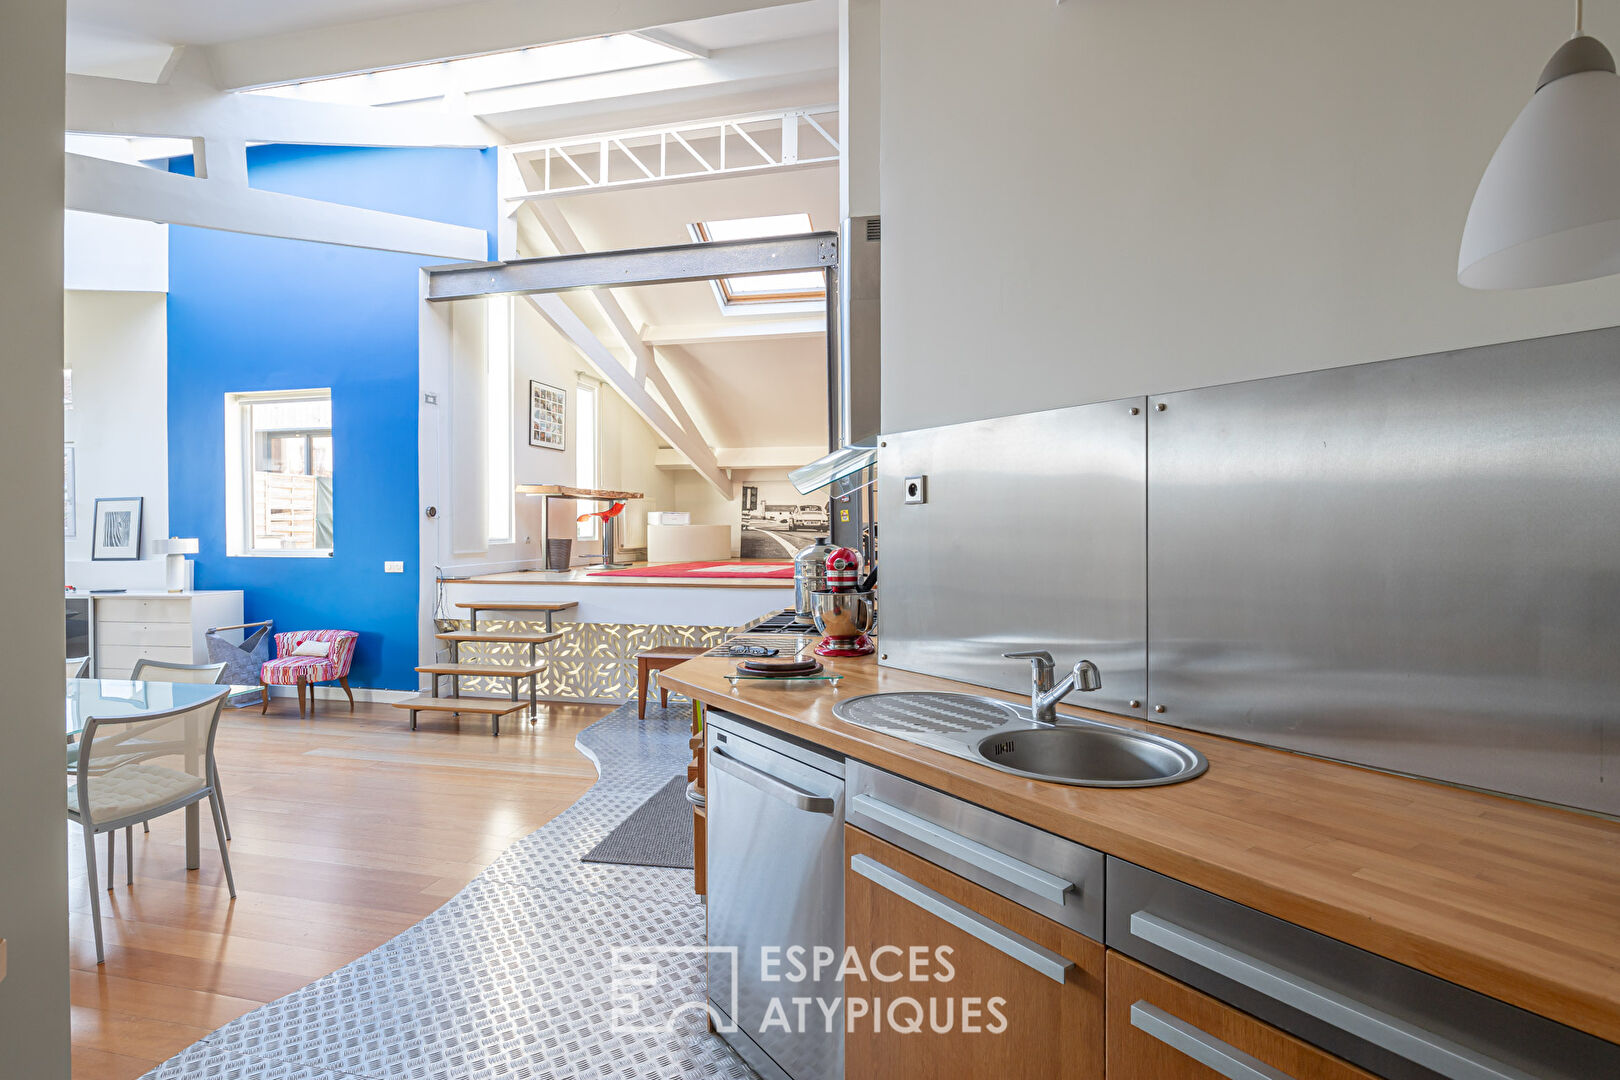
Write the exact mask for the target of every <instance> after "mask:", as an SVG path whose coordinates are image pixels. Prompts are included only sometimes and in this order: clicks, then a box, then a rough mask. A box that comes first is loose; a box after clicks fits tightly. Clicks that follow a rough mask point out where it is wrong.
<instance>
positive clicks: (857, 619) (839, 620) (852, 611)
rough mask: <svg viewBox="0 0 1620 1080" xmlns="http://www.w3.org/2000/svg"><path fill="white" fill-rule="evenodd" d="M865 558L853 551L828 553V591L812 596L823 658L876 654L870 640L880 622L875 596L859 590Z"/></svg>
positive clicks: (818, 591)
mask: <svg viewBox="0 0 1620 1080" xmlns="http://www.w3.org/2000/svg"><path fill="white" fill-rule="evenodd" d="M860 577H861V557H860V555H859V554H857V553H856V552H854V551H852V550H851V549H849V548H835V549H834V550H832V551H829V552H828V553H827V587H826V588H825V589H818V590H816V591H814V592H812V593H810V612H811V614H812V615H813V616H814V617H815V620H816V629H817V630H820V631H821V632H822V634H823V635H825V636H824V637H823V638H822V641H821V643H820V644H819V645H817V646H816V649H815V651H816V653H817V655H819V656H869V655H871V654H872V653H873V652H874V651H875V647H874V646H873V645H872V639H871V638H870V637H868V636H867V634H868V633H870V632H871V629H872V626H873V624H874V622H875V620H876V616H877V608H876V606H875V604H874V603H873V594H872V593H871V592H869V591H868V592H862V591H860V588H859V582H860Z"/></svg>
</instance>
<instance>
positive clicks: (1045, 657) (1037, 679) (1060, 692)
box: [1001, 649, 1102, 727]
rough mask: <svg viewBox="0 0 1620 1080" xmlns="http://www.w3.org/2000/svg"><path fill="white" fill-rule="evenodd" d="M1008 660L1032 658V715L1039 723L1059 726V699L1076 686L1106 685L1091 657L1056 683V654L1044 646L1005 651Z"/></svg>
mask: <svg viewBox="0 0 1620 1080" xmlns="http://www.w3.org/2000/svg"><path fill="white" fill-rule="evenodd" d="M1001 655H1002V656H1004V657H1006V658H1007V659H1008V660H1028V661H1029V666H1030V688H1029V717H1030V719H1031V720H1034V721H1035V722H1036V723H1037V724H1045V725H1046V726H1047V727H1056V726H1057V703H1058V702H1060V701H1062V700H1063V699H1064V698H1065V697H1067V696H1068V695H1069V694H1070V693H1071V692H1073V691H1075V690H1082V691H1087V692H1089V691H1092V690H1099V689H1101V688H1102V672H1100V671H1098V670H1097V665H1096V664H1093V663H1092V662H1091V661H1090V660H1081V661H1078V662H1077V663H1076V664H1075V665H1074V670H1073V671H1071V672H1069V674H1068V676H1067V677H1066V678H1064V680H1063V681H1062V682H1060V683H1058V684H1057V685H1056V686H1053V685H1052V672H1053V669H1054V667H1055V665H1054V664H1053V663H1052V654H1051V653H1049V652H1047V651H1046V650H1044V649H1037V650H1035V651H1033V652H1010V653H1002V654H1001Z"/></svg>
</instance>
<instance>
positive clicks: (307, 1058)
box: [146, 705, 754, 1080]
mask: <svg viewBox="0 0 1620 1080" xmlns="http://www.w3.org/2000/svg"><path fill="white" fill-rule="evenodd" d="M690 731H691V711H690V709H689V708H687V707H684V706H683V707H675V706H671V707H670V708H668V709H658V708H649V709H648V710H647V719H646V720H644V721H643V720H637V719H636V710H635V708H634V706H633V705H626V706H624V707H623V708H620V709H617V710H615V711H614V712H612V713H610V714H608V715H607V716H605V717H603V718H602V719H601V720H599V721H597V722H596V723H595V724H592V725H591V726H590V727H588V728H586V729H585V730H584V731H582V732H580V734H579V737H578V740H577V743H578V745H579V747H580V749H581V750H583V751H584V752H585V753H586V754H587V755H589V756H590V758H591V759H592V760H593V761H594V762H595V763H596V767H597V772H598V773H599V778H598V780H597V782H596V784H595V786H593V787H592V788H591V789H590V791H588V792H587V793H586V794H585V795H584V796H583V797H582V798H581V799H580V800H579V802H577V803H575V804H574V805H573V806H572V807H570V808H569V809H568V810H566V811H564V812H563V813H562V814H560V815H558V816H557V817H556V818H554V819H553V820H551V821H550V822H548V823H546V824H545V825H544V826H542V827H541V828H539V829H538V830H536V831H535V832H533V833H531V834H529V835H528V836H527V837H525V838H524V839H522V840H520V841H519V842H518V843H516V844H514V845H513V846H512V847H511V848H510V849H509V850H508V851H506V852H505V853H504V854H503V855H502V856H501V857H500V858H499V859H498V860H496V861H495V862H494V863H493V864H492V865H491V866H490V867H489V868H488V869H487V870H485V871H484V872H483V873H482V874H480V875H479V876H478V877H477V878H475V879H474V880H473V881H472V883H471V884H469V885H468V886H467V887H466V888H465V889H463V890H462V891H461V892H460V893H458V894H456V896H455V897H454V898H453V899H451V900H450V901H449V902H448V903H447V904H445V905H444V906H443V907H442V908H440V909H439V910H438V911H435V912H434V913H433V914H431V915H429V916H428V917H427V918H426V919H423V920H422V921H421V922H420V923H417V924H416V925H415V926H413V927H411V929H409V930H407V931H405V933H403V934H401V935H399V936H398V937H396V938H394V939H393V940H392V941H390V942H388V943H387V944H385V945H383V946H381V947H380V948H378V949H375V950H373V951H372V952H369V953H367V954H366V955H365V956H362V957H360V959H358V960H356V961H354V962H353V963H352V964H349V965H347V966H346V967H343V968H340V969H339V970H337V971H334V972H333V973H332V974H330V975H327V976H325V977H324V978H321V979H318V980H316V981H315V982H313V983H311V984H310V985H308V986H306V987H304V988H303V989H302V990H299V991H297V992H295V993H293V994H290V995H288V996H287V997H284V998H281V999H280V1000H278V1001H273V1002H271V1003H270V1004H268V1005H265V1006H263V1007H262V1008H259V1009H256V1010H254V1011H253V1012H250V1013H248V1014H247V1015H245V1016H242V1017H239V1018H238V1019H236V1020H233V1021H231V1022H230V1023H229V1024H226V1025H225V1026H224V1027H222V1028H220V1029H219V1030H218V1031H215V1032H214V1033H212V1034H211V1035H208V1036H206V1037H205V1038H204V1039H203V1040H202V1041H201V1042H199V1043H196V1044H195V1045H193V1046H191V1047H190V1048H188V1049H186V1050H184V1051H182V1052H181V1053H180V1054H178V1055H176V1056H175V1057H173V1058H170V1059H169V1060H168V1061H166V1062H164V1063H163V1064H162V1065H160V1066H158V1067H157V1068H156V1069H154V1070H153V1071H152V1072H150V1073H148V1074H147V1076H146V1080H204V1078H207V1080H357V1078H358V1080H566V1078H573V1077H593V1078H594V1077H603V1078H619V1077H638V1078H640V1077H650V1078H657V1080H677V1078H679V1080H687V1078H690V1080H698V1078H707V1077H720V1078H725V1080H751V1078H753V1077H754V1073H753V1072H752V1071H751V1070H750V1069H749V1068H748V1067H747V1066H746V1065H744V1064H743V1063H742V1061H741V1060H740V1059H738V1058H737V1056H736V1055H735V1054H733V1053H732V1052H731V1050H730V1049H729V1048H728V1047H727V1046H726V1045H725V1044H724V1043H723V1042H721V1041H720V1040H719V1039H718V1038H716V1037H715V1036H713V1035H711V1034H709V1032H708V1030H707V1028H706V1025H705V1023H704V1020H703V1017H702V1016H701V1015H700V1014H698V1013H697V1012H696V1010H693V1009H690V1008H688V1009H686V1010H684V1011H683V1010H682V1009H681V1006H683V1005H689V1004H690V1003H693V1002H701V1001H702V1000H703V960H702V958H701V955H700V954H698V953H697V952H696V951H695V950H694V951H693V952H691V953H689V954H688V953H684V952H683V950H684V949H686V948H688V947H696V946H701V945H702V943H703V937H704V934H703V907H702V905H701V904H700V903H699V902H698V898H697V897H696V896H695V895H694V894H693V893H692V884H691V881H692V878H691V873H692V872H691V871H690V870H666V869H661V868H657V867H638V866H612V865H603V864H597V863H582V862H580V861H579V860H580V856H581V855H583V854H585V852H587V851H589V850H590V849H591V848H592V847H594V846H595V845H596V843H597V842H598V841H600V840H601V839H602V838H603V837H605V836H606V835H607V834H608V833H609V832H610V831H611V830H612V829H613V827H614V826H615V825H617V824H618V823H619V822H621V821H623V820H624V819H625V818H626V817H628V816H629V815H630V813H631V812H632V811H634V810H635V809H636V808H637V807H638V806H640V805H641V803H642V802H643V801H644V800H646V799H647V798H648V797H650V796H651V795H652V794H653V793H654V792H656V791H657V790H658V789H659V788H660V787H661V786H662V785H663V784H665V783H666V782H668V780H669V778H670V777H671V776H673V775H675V774H676V773H679V772H681V771H682V770H683V769H684V768H685V765H686V761H687V759H688V757H689V756H690V752H689V750H688V747H687V738H688V736H689V734H690ZM642 976H645V977H642ZM627 995H629V996H627ZM616 1010H617V1013H616ZM672 1015H676V1016H678V1017H679V1019H677V1020H676V1021H675V1022H674V1023H673V1024H665V1021H666V1020H667V1018H669V1017H671V1016H672ZM660 1026H663V1027H664V1030H658V1029H659V1028H660Z"/></svg>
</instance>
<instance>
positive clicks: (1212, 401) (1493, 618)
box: [883, 329, 1620, 813]
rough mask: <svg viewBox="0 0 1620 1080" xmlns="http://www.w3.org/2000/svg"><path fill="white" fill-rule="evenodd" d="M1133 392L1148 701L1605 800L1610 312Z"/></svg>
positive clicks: (890, 569)
mask: <svg viewBox="0 0 1620 1080" xmlns="http://www.w3.org/2000/svg"><path fill="white" fill-rule="evenodd" d="M1150 402H1151V403H1152V407H1151V408H1150V409H1149V410H1148V415H1149V417H1150V422H1149V436H1148V438H1149V445H1148V470H1149V471H1148V492H1149V519H1148V520H1149V531H1148V553H1149V573H1148V581H1149V614H1148V623H1149V625H1150V626H1151V627H1152V643H1151V662H1152V676H1151V693H1150V696H1149V701H1150V703H1152V704H1162V705H1164V707H1165V710H1166V711H1165V713H1164V715H1162V716H1159V715H1155V716H1154V717H1153V718H1154V719H1156V720H1163V721H1165V722H1167V723H1172V724H1176V725H1179V726H1182V727H1187V728H1194V729H1197V730H1200V731H1209V732H1215V733H1218V734H1223V735H1232V736H1236V737H1238V738H1241V739H1248V740H1252V741H1255V742H1261V743H1267V744H1270V745H1273V746H1280V747H1286V748H1290V749H1295V750H1301V751H1306V752H1308V753H1312V754H1320V755H1324V756H1327V757H1332V758H1339V759H1342V760H1346V761H1353V762H1360V763H1364V764H1368V765H1373V766H1377V767H1381V768H1387V769H1394V770H1398V771H1402V772H1408V773H1415V774H1418V775H1422V776H1429V777H1435V778H1437V779H1442V780H1448V781H1453V782H1457V783H1462V784H1468V785H1473V786H1478V787H1483V788H1489V789H1493V790H1497V791H1504V792H1511V793H1514V794H1518V795H1524V796H1529V797H1532V798H1536V799H1544V800H1548V801H1551V802H1556V803H1564V804H1568V805H1571V806H1580V807H1586V808H1589V809H1594V810H1601V811H1605V812H1608V813H1620V721H1617V718H1616V717H1617V714H1620V330H1616V329H1610V330H1601V331H1593V332H1590V333H1583V334H1570V335H1565V336H1561V337H1555V338H1542V339H1538V340H1535V341H1528V342H1518V343H1514V344H1508V345H1497V346H1488V347H1484V348H1477V349H1470V350H1466V351H1461V352H1453V353H1440V354H1436V355H1433V356H1425V357H1418V358H1415V359H1408V360H1395V361H1389V362H1385V363H1376V364H1366V365H1361V366H1357V367H1348V368H1337V369H1333V370H1328V371H1321V372H1313V373H1310V374H1304V375H1289V376H1283V377H1279V378H1274V379H1265V380H1261V381H1257V382H1249V383H1239V384H1233V385H1228V386H1220V387H1214V388H1210V389H1204V390H1192V391H1187V392H1184V393H1175V394H1168V395H1164V396H1155V397H1153V398H1151V399H1150ZM1160 403H1162V404H1163V405H1164V406H1165V409H1164V411H1163V412H1160V411H1158V410H1157V406H1158V405H1159V404H1160ZM936 471H938V472H940V473H943V472H945V470H944V469H942V468H939V469H936ZM943 479H944V477H943V476H942V477H940V478H938V479H935V480H933V481H932V483H933V484H940V483H941V481H943ZM897 509H898V508H897ZM900 516H901V515H900V514H899V513H896V514H895V517H900ZM893 520H895V518H891V517H888V516H885V519H884V529H885V537H884V539H885V541H887V540H888V530H889V528H890V522H891V521H893ZM896 531H899V530H896ZM885 557H886V561H885V563H884V567H883V572H884V574H885V575H897V570H898V568H897V567H896V566H895V564H896V563H904V562H905V561H907V560H908V559H909V558H910V557H911V556H910V555H906V554H901V553H895V552H892V550H891V551H887V552H885ZM1026 565H1027V564H1026ZM1015 573H1016V571H1015ZM889 580H891V581H892V580H893V577H890V579H889ZM1019 580H1023V579H1019ZM1073 595H1074V596H1076V597H1080V596H1083V595H1084V594H1083V593H1080V592H1076V593H1074V594H1073ZM884 599H885V602H886V603H887V601H888V599H889V597H888V595H887V594H885V597H884ZM901 606H902V607H903V606H904V605H903V604H901ZM1009 607H1016V603H1009ZM939 617H940V618H941V621H942V622H946V623H959V621H960V615H959V614H957V615H946V614H943V613H941V614H940V616H939ZM942 632H948V631H947V630H945V629H944V628H942ZM886 644H887V643H886Z"/></svg>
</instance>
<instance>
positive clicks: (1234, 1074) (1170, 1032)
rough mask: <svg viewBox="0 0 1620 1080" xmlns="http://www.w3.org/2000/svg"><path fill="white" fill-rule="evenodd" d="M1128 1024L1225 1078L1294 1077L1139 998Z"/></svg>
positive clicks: (1272, 1079) (1268, 1079) (1275, 1079)
mask: <svg viewBox="0 0 1620 1080" xmlns="http://www.w3.org/2000/svg"><path fill="white" fill-rule="evenodd" d="M1131 1027H1133V1028H1136V1029H1137V1030H1138V1031H1141V1032H1144V1033H1145V1034H1148V1035H1151V1036H1152V1037H1153V1038H1155V1039H1158V1040H1159V1041H1160V1042H1162V1043H1164V1045H1166V1046H1168V1047H1170V1049H1172V1050H1175V1051H1178V1052H1179V1053H1183V1054H1186V1055H1187V1056H1188V1057H1190V1058H1192V1059H1193V1060H1194V1061H1196V1062H1198V1063H1199V1064H1200V1065H1203V1066H1205V1067H1206V1068H1209V1069H1213V1070H1214V1071H1215V1072H1218V1073H1220V1074H1221V1075H1222V1076H1224V1077H1226V1080H1293V1077H1291V1076H1289V1075H1288V1074H1287V1073H1285V1072H1280V1071H1278V1070H1277V1069H1273V1068H1272V1067H1271V1066H1270V1065H1267V1064H1266V1063H1265V1062H1263V1061H1261V1060H1260V1059H1259V1058H1257V1057H1253V1056H1251V1055H1249V1054H1245V1053H1244V1052H1243V1051H1242V1050H1239V1049H1238V1048H1237V1047H1235V1046H1233V1045H1231V1044H1230V1043H1224V1042H1222V1041H1221V1040H1219V1039H1217V1038H1216V1037H1215V1036H1213V1035H1211V1034H1210V1033H1209V1032H1207V1031H1201V1030H1199V1029H1198V1028H1195V1027H1193V1026H1192V1025H1191V1024H1189V1023H1187V1022H1186V1021H1185V1020H1181V1019H1178V1018H1177V1017H1174V1016H1171V1015H1170V1014H1169V1013H1167V1012H1165V1011H1164V1010H1163V1009H1160V1008H1158V1007H1157V1006H1154V1005H1149V1004H1148V1003H1147V1002H1145V1001H1138V1002H1137V1003H1136V1004H1135V1005H1132V1006H1131Z"/></svg>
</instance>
